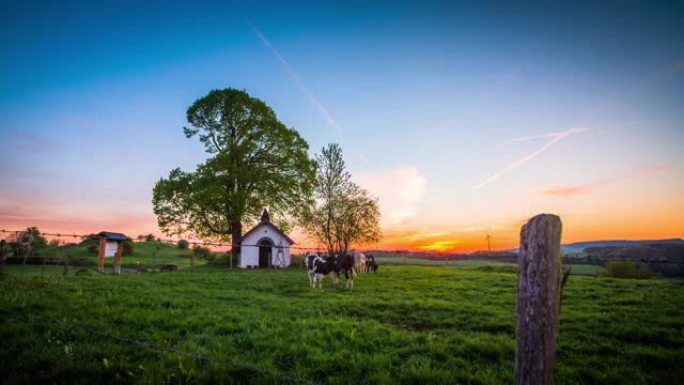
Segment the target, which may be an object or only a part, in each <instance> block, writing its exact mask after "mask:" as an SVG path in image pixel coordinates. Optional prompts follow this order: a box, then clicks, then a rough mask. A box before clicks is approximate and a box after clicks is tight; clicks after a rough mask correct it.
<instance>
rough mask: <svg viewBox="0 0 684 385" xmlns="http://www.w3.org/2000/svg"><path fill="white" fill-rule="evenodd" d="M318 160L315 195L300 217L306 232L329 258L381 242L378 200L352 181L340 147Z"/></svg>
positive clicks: (332, 147) (332, 146)
mask: <svg viewBox="0 0 684 385" xmlns="http://www.w3.org/2000/svg"><path fill="white" fill-rule="evenodd" d="M316 160H317V162H318V172H317V175H316V184H315V187H314V195H313V198H312V199H310V200H309V201H308V204H307V205H304V206H303V210H302V213H301V215H300V218H301V225H302V227H303V228H304V230H305V232H306V233H307V234H308V235H309V236H310V237H312V238H313V239H314V240H316V241H317V242H318V243H320V244H322V245H324V246H325V248H326V249H327V250H328V254H329V255H335V254H339V253H346V252H347V251H349V250H350V249H351V247H352V245H364V244H370V243H374V242H377V241H378V240H379V239H380V236H381V233H380V225H379V222H380V210H379V208H378V200H377V199H376V198H373V197H372V196H370V195H369V194H368V192H367V191H366V190H364V189H362V188H361V187H359V186H358V185H356V184H355V183H354V182H353V181H352V180H351V174H350V173H349V172H348V171H347V170H346V167H345V163H344V159H343V158H342V149H341V148H340V146H339V145H338V144H336V143H331V144H329V145H328V146H327V147H325V148H323V150H322V151H321V154H320V155H317V156H316Z"/></svg>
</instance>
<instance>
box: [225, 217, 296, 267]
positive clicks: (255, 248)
mask: <svg viewBox="0 0 684 385" xmlns="http://www.w3.org/2000/svg"><path fill="white" fill-rule="evenodd" d="M293 244H294V241H293V240H292V239H290V237H288V236H287V234H285V233H284V232H282V230H280V229H279V228H278V227H277V226H275V225H274V224H272V223H271V219H270V217H269V215H268V210H266V209H264V212H263V214H261V222H259V224H257V225H256V226H254V228H252V229H251V230H249V231H248V232H246V233H245V235H243V237H242V245H243V246H242V247H241V248H240V263H239V265H238V266H239V267H241V268H247V267H252V268H255V267H256V268H260V269H263V268H270V267H287V266H290V246H291V245H293Z"/></svg>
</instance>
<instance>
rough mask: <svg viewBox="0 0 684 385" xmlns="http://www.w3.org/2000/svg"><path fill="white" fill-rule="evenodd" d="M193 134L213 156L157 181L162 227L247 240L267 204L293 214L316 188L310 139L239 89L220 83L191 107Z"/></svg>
mask: <svg viewBox="0 0 684 385" xmlns="http://www.w3.org/2000/svg"><path fill="white" fill-rule="evenodd" d="M187 120H188V123H189V124H190V127H184V132H185V135H186V137H188V138H192V137H198V138H199V140H200V142H202V144H203V145H204V148H205V150H206V152H207V153H209V154H212V156H211V157H210V158H209V159H207V161H206V162H204V163H202V164H200V165H198V166H197V169H196V170H195V171H182V170H181V169H179V168H176V169H174V170H172V171H171V172H170V174H169V177H168V178H162V179H160V180H159V181H158V182H157V184H156V185H155V186H154V190H153V198H152V203H153V206H154V213H155V214H156V215H157V221H158V223H159V227H160V229H161V230H162V231H163V232H165V233H166V234H169V235H184V234H194V235H196V236H199V237H202V238H208V239H215V240H231V241H232V243H233V244H239V243H240V242H241V238H242V228H243V224H247V223H252V222H254V221H255V220H256V219H257V218H258V216H259V214H260V213H261V211H262V210H263V208H264V207H269V209H270V210H271V212H272V213H274V214H275V216H276V217H278V218H279V219H280V222H279V224H283V222H287V219H288V218H292V215H293V214H295V210H296V209H297V207H298V206H299V205H301V203H302V202H304V201H305V200H306V199H307V198H308V197H309V196H310V195H311V189H312V187H313V182H314V179H315V175H316V168H315V167H316V163H315V161H313V160H312V159H310V158H309V156H308V144H307V142H306V141H305V140H304V139H303V138H302V137H301V136H300V135H299V133H297V131H295V130H294V129H291V128H288V127H286V126H285V125H284V124H283V123H281V122H280V121H279V120H278V118H277V117H276V115H275V113H274V112H273V110H272V109H271V108H269V107H268V106H267V105H266V104H265V103H264V102H263V101H261V100H259V99H257V98H253V97H250V96H249V95H248V94H247V93H246V92H245V91H240V90H235V89H230V88H228V89H223V90H213V91H211V92H209V94H207V95H206V96H205V97H203V98H201V99H198V100H197V101H195V103H194V104H193V105H192V106H190V108H188V111H187Z"/></svg>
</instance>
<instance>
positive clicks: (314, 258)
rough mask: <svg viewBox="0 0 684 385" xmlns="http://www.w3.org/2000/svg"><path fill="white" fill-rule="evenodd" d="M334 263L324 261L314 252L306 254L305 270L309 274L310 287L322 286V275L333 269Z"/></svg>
mask: <svg viewBox="0 0 684 385" xmlns="http://www.w3.org/2000/svg"><path fill="white" fill-rule="evenodd" d="M334 269H335V264H334V263H333V262H331V261H326V260H325V259H324V258H322V257H320V256H319V255H318V254H316V253H314V252H309V253H307V254H306V271H307V272H308V274H309V283H310V284H311V287H314V288H315V287H316V286H318V287H323V277H325V276H326V275H328V274H329V273H330V272H331V271H334Z"/></svg>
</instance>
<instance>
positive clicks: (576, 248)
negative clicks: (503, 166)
mask: <svg viewBox="0 0 684 385" xmlns="http://www.w3.org/2000/svg"><path fill="white" fill-rule="evenodd" d="M658 244H676V245H684V240H683V239H681V238H672V239H656V240H643V241H626V240H609V241H591V242H576V243H568V244H565V245H561V252H563V253H581V252H583V251H584V249H586V248H590V247H591V248H594V247H631V246H644V245H658Z"/></svg>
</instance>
